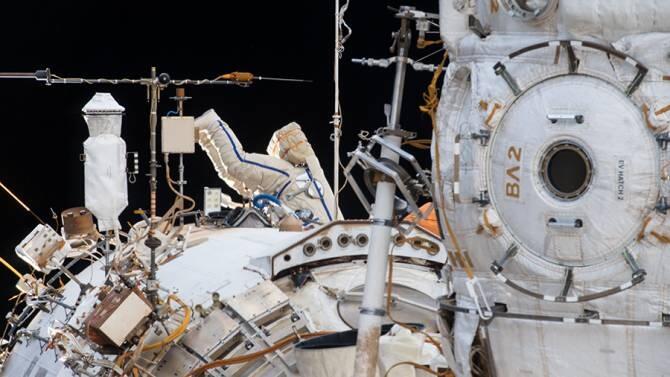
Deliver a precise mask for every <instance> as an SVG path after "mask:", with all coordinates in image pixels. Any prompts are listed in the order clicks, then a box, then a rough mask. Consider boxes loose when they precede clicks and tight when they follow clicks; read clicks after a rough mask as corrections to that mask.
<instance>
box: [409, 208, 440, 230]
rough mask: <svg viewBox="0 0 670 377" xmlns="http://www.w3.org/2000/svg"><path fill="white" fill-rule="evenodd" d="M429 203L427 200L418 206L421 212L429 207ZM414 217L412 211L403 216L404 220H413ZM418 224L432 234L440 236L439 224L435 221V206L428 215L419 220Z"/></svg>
mask: <svg viewBox="0 0 670 377" xmlns="http://www.w3.org/2000/svg"><path fill="white" fill-rule="evenodd" d="M430 205H431V203H430V202H428V203H426V204H424V205H422V206H421V207H420V209H421V212H423V211H425V210H427V209H428V207H430ZM415 219H416V217H415V216H414V214H413V213H410V214H409V215H407V217H405V219H404V220H405V221H410V222H411V221H414V220H415ZM419 226H420V227H421V228H423V229H425V230H427V231H429V232H430V233H432V234H434V235H435V236H436V237H439V236H440V224H439V223H438V222H437V213H435V208H433V210H432V211H430V213H429V214H428V217H426V218H425V219H423V220H421V221H419Z"/></svg>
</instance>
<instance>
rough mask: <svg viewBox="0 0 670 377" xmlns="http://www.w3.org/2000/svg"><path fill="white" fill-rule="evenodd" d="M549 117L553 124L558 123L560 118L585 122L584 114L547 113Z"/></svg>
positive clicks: (579, 122)
mask: <svg viewBox="0 0 670 377" xmlns="http://www.w3.org/2000/svg"><path fill="white" fill-rule="evenodd" d="M547 119H549V121H550V122H551V123H553V124H556V123H558V121H559V120H572V121H574V122H575V123H577V124H582V123H584V115H582V114H547Z"/></svg>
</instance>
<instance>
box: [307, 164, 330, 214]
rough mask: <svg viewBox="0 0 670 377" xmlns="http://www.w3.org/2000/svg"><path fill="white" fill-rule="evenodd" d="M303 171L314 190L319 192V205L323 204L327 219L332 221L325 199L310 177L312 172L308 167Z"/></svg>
mask: <svg viewBox="0 0 670 377" xmlns="http://www.w3.org/2000/svg"><path fill="white" fill-rule="evenodd" d="M305 171H306V172H307V176H308V177H309V182H310V184H312V185H314V188H316V192H317V193H318V194H319V199H320V200H321V205H322V206H323V209H325V210H326V215H327V216H328V220H330V221H333V216H331V215H330V211H329V210H328V206H327V205H326V200H325V199H323V194H322V193H321V190H319V186H318V185H317V184H316V183H314V177H312V172H311V171H310V170H309V168H307V169H305Z"/></svg>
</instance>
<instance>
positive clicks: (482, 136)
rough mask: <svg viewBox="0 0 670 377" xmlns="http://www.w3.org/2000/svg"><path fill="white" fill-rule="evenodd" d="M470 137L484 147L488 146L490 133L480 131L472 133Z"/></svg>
mask: <svg viewBox="0 0 670 377" xmlns="http://www.w3.org/2000/svg"><path fill="white" fill-rule="evenodd" d="M470 137H471V138H472V139H474V140H479V144H481V145H482V146H486V145H488V144H489V139H490V138H491V131H489V130H484V129H481V130H479V132H473V133H471V134H470Z"/></svg>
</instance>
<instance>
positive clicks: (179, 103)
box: [176, 88, 186, 225]
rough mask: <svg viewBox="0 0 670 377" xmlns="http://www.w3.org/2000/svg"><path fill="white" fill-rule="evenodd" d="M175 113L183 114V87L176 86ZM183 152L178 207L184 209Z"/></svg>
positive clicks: (181, 222) (181, 220)
mask: <svg viewBox="0 0 670 377" xmlns="http://www.w3.org/2000/svg"><path fill="white" fill-rule="evenodd" d="M176 97H177V113H178V114H179V116H180V117H183V116H184V99H185V98H186V97H185V94H184V88H177V92H176ZM185 183H186V182H184V154H183V153H179V209H180V210H183V209H184V184H185ZM179 225H184V216H179Z"/></svg>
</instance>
